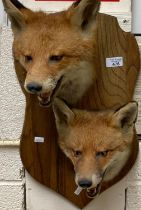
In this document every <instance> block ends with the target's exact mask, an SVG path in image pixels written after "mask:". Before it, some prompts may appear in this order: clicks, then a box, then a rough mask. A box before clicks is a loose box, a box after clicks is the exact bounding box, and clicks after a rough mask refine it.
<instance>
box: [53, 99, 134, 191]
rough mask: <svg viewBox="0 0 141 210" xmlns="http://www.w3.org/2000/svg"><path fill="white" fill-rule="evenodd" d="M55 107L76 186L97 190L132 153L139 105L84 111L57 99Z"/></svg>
mask: <svg viewBox="0 0 141 210" xmlns="http://www.w3.org/2000/svg"><path fill="white" fill-rule="evenodd" d="M53 108H54V113H55V119H56V126H57V130H58V135H59V140H58V141H59V145H60V147H61V149H62V151H63V152H64V153H65V154H66V156H67V157H68V158H69V159H70V160H71V161H72V163H73V165H74V170H75V181H76V184H77V185H79V186H80V187H82V188H87V189H91V188H92V189H93V188H95V189H98V186H99V185H100V183H101V182H102V181H110V180H112V179H113V178H115V177H116V176H117V175H118V174H119V173H120V171H121V170H122V168H123V167H124V166H125V164H126V162H127V160H128V158H129V155H130V152H131V145H132V140H133V134H134V124H135V121H136V118H137V103H136V102H130V103H128V104H127V105H125V106H123V107H121V108H120V109H118V110H116V111H115V110H105V111H84V110H83V111H82V110H77V109H70V108H69V107H68V106H67V105H66V104H65V103H64V102H63V101H61V100H60V99H57V98H56V99H55V100H54V105H53Z"/></svg>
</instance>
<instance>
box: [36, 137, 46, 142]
mask: <svg viewBox="0 0 141 210" xmlns="http://www.w3.org/2000/svg"><path fill="white" fill-rule="evenodd" d="M44 141H45V139H44V137H35V138H34V142H35V143H44Z"/></svg>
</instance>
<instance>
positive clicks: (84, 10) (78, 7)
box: [71, 0, 100, 31]
mask: <svg viewBox="0 0 141 210" xmlns="http://www.w3.org/2000/svg"><path fill="white" fill-rule="evenodd" d="M99 8H100V0H78V1H77V2H75V3H74V4H73V5H72V11H73V13H72V17H71V22H72V24H73V25H75V26H77V27H79V28H81V29H82V30H84V31H89V29H90V28H91V26H94V23H95V21H96V16H97V14H98V11H99Z"/></svg>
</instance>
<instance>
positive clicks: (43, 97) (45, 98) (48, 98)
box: [38, 76, 63, 107]
mask: <svg viewBox="0 0 141 210" xmlns="http://www.w3.org/2000/svg"><path fill="white" fill-rule="evenodd" d="M62 79H63V76H62V77H61V78H60V79H59V80H58V81H57V83H56V86H55V88H54V89H53V90H51V91H50V92H43V93H40V94H38V100H39V104H40V105H41V106H43V107H48V106H50V105H51V103H52V100H53V97H54V95H55V93H56V91H57V90H58V89H59V87H60V85H61V81H62Z"/></svg>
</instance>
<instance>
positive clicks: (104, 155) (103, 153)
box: [96, 151, 108, 158]
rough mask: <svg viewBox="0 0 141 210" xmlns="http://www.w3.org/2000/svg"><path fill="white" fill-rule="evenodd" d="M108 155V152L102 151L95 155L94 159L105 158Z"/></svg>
mask: <svg viewBox="0 0 141 210" xmlns="http://www.w3.org/2000/svg"><path fill="white" fill-rule="evenodd" d="M107 155H108V151H102V152H97V153H96V158H101V157H106V156H107Z"/></svg>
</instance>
